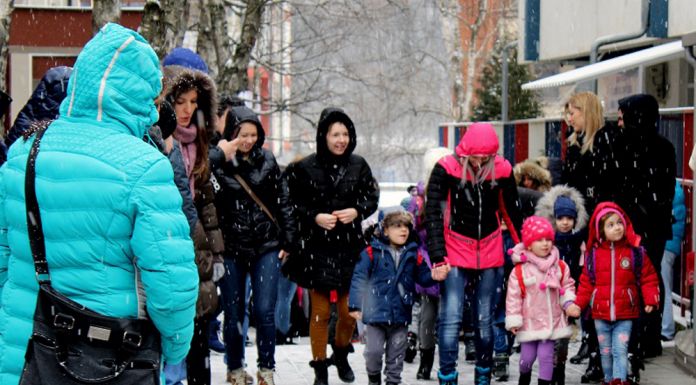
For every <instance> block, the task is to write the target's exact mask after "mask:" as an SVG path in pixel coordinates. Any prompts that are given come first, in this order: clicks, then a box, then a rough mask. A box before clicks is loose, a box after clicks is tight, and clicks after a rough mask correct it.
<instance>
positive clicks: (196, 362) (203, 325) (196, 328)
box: [186, 317, 210, 385]
mask: <svg viewBox="0 0 696 385" xmlns="http://www.w3.org/2000/svg"><path fill="white" fill-rule="evenodd" d="M209 324H210V319H209V318H208V317H200V318H196V319H195V320H194V321H193V339H191V349H190V350H189V354H188V356H186V379H187V380H188V384H189V385H194V384H195V385H210V350H209V346H208V342H209V334H208V326H209Z"/></svg>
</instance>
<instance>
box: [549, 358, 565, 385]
mask: <svg viewBox="0 0 696 385" xmlns="http://www.w3.org/2000/svg"><path fill="white" fill-rule="evenodd" d="M551 384H553V385H565V363H563V364H557V365H556V366H555V367H554V368H553V378H552V379H551Z"/></svg>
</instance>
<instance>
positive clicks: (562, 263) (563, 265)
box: [558, 260, 568, 279]
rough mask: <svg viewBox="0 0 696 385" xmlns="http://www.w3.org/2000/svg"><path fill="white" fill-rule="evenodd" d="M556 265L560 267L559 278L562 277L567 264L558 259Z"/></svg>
mask: <svg viewBox="0 0 696 385" xmlns="http://www.w3.org/2000/svg"><path fill="white" fill-rule="evenodd" d="M558 265H559V266H560V267H561V279H563V276H564V275H565V272H566V269H567V268H568V264H566V263H565V261H562V260H559V261H558Z"/></svg>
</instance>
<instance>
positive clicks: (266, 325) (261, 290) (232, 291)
mask: <svg viewBox="0 0 696 385" xmlns="http://www.w3.org/2000/svg"><path fill="white" fill-rule="evenodd" d="M225 267H226V268H227V274H226V275H225V277H224V278H223V279H222V280H221V281H220V290H222V292H223V293H224V294H223V296H222V298H223V300H222V308H223V309H224V311H225V323H224V331H223V335H224V337H225V348H226V349H227V369H228V370H230V371H232V370H236V369H239V368H242V367H244V342H245V341H244V339H245V335H244V314H245V303H246V297H247V296H246V275H247V274H249V275H250V276H251V288H252V291H253V293H254V301H253V305H252V306H253V309H252V312H253V316H254V317H255V319H256V347H257V349H258V354H259V359H258V366H259V367H260V368H265V369H273V368H274V367H275V359H274V355H275V304H276V297H277V294H278V276H279V275H280V262H279V260H278V250H271V251H268V252H266V253H265V254H262V255H260V256H259V257H258V259H256V260H254V261H252V262H251V264H249V263H247V262H246V261H241V262H240V261H236V260H233V259H230V258H225Z"/></svg>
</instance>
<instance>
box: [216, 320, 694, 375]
mask: <svg viewBox="0 0 696 385" xmlns="http://www.w3.org/2000/svg"><path fill="white" fill-rule="evenodd" d="M252 333H253V329H251V330H250V334H252ZM250 337H251V336H250ZM296 341H297V345H283V346H278V347H277V348H276V375H275V382H276V384H278V385H311V384H312V382H313V380H314V372H313V370H312V368H310V367H309V365H308V364H307V363H308V362H309V361H310V359H311V352H310V346H309V338H301V339H296ZM670 346H671V347H670ZM578 347H579V343H578V342H574V343H571V347H570V354H571V355H573V354H575V352H576V351H577V349H578ZM363 348H364V345H361V344H355V350H356V353H354V354H351V355H349V361H350V363H351V365H352V366H353V370H354V371H355V375H356V381H355V382H354V384H356V385H363V384H367V374H366V373H365V360H364V359H363V356H362V351H363ZM460 348H461V350H460V351H461V352H462V357H463V346H461V347H460ZM673 349H674V348H673V343H669V344H666V345H665V354H664V355H663V356H661V357H658V358H655V359H651V360H649V361H647V362H646V371H645V372H643V375H642V381H641V385H696V379H695V378H693V377H690V376H688V375H686V374H685V373H684V372H682V371H681V370H680V369H679V368H677V367H676V366H675V365H674V362H673V361H674V355H673ZM329 352H330V348H329ZM329 354H330V353H329ZM246 357H247V362H248V365H249V366H248V368H247V370H248V372H249V373H250V374H252V375H253V376H254V377H256V347H249V348H247V349H246ZM518 357H519V355H513V356H512V358H511V365H510V370H511V375H510V379H509V380H508V381H507V382H506V383H505V384H510V385H514V384H516V383H517V377H518V376H517V374H518V369H517V359H518ZM435 361H436V362H437V358H436V360H435ZM211 363H212V377H213V381H212V383H213V384H214V385H224V384H226V382H225V373H226V368H225V365H224V363H223V356H222V355H219V354H213V355H211ZM584 369H585V365H572V364H568V367H567V369H566V377H567V379H566V384H568V385H575V384H580V375H581V373H582V372H583V371H584ZM417 370H418V358H416V361H415V362H414V363H413V364H407V363H406V364H404V372H403V376H402V384H404V385H415V384H423V385H425V384H436V383H437V382H436V381H435V380H431V381H417V380H416V371H417ZM459 371H460V381H459V383H460V384H471V383H473V373H474V366H473V365H472V364H467V363H465V362H464V360H463V359H461V360H460V361H459ZM434 375H435V370H433V378H435V377H434ZM535 378H536V368H535V373H534V377H533V381H532V383H534V384H535V383H536V380H535ZM329 383H330V384H342V382H341V381H340V380H339V379H338V376H337V375H336V370H335V368H333V367H332V368H331V369H330V371H329ZM494 383H495V381H494Z"/></svg>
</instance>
